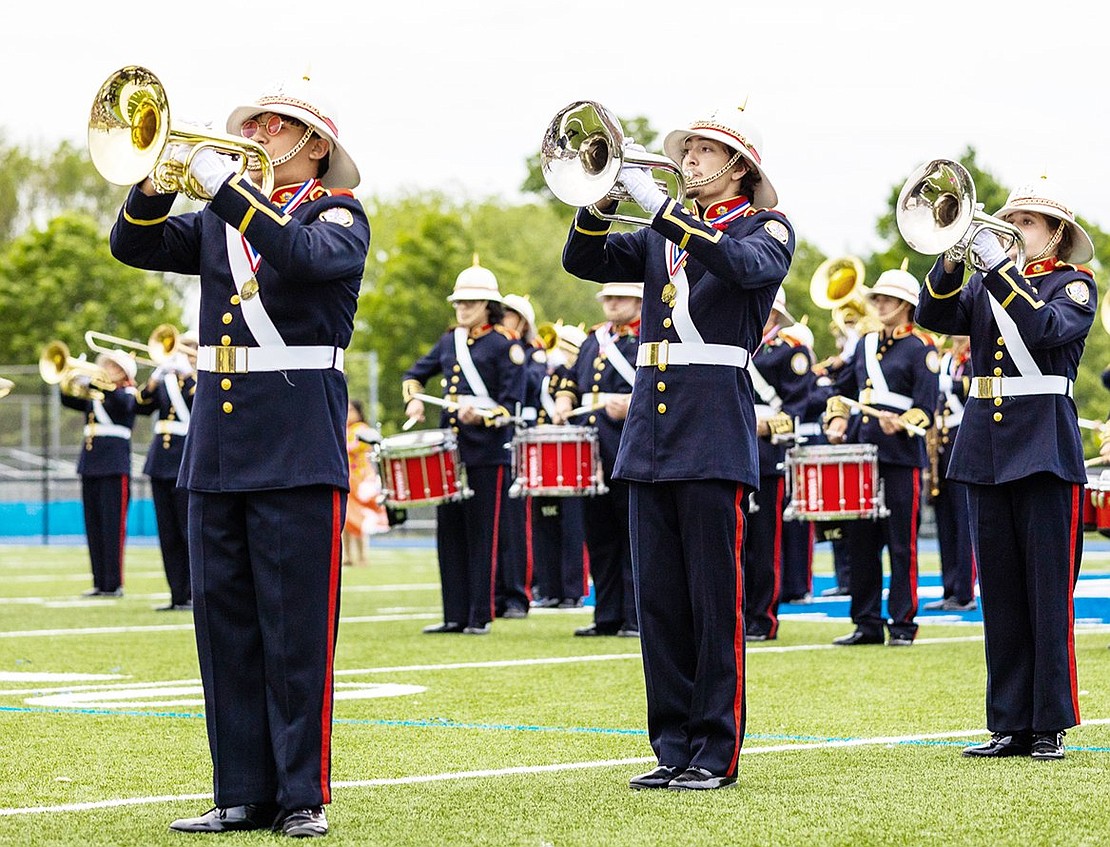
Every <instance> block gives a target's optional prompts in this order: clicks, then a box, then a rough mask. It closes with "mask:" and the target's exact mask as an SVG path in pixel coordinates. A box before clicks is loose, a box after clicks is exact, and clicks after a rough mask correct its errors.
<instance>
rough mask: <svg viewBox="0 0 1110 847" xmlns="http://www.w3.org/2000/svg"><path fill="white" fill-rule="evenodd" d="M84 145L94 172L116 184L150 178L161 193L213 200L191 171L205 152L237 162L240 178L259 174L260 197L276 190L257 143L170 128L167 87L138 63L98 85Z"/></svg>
mask: <svg viewBox="0 0 1110 847" xmlns="http://www.w3.org/2000/svg"><path fill="white" fill-rule="evenodd" d="M88 145H89V156H90V158H91V159H92V163H93V165H94V166H95V167H96V169H97V171H98V172H99V173H100V175H101V176H102V177H104V179H106V180H108V182H111V183H113V184H115V185H135V184H136V183H139V182H142V181H143V180H144V179H146V178H147V177H148V176H149V177H150V179H151V181H152V182H153V183H154V186H155V188H156V190H157V191H158V192H159V193H160V194H171V193H174V192H180V193H182V194H185V195H187V196H189V197H191V198H193V199H194V200H211V199H212V198H211V197H209V196H208V194H207V193H206V192H205V191H204V188H203V187H202V186H201V185H200V184H199V183H198V182H197V181H196V180H195V179H194V178H193V177H192V176H191V175H190V173H189V166H190V165H191V164H192V161H193V157H194V156H196V154H197V152H198V151H200V150H203V149H205V148H209V149H212V150H215V151H216V152H217V153H222V154H224V155H226V156H230V157H232V158H233V159H236V160H237V162H238V172H239V173H240V174H242V173H245V172H246V171H248V170H252V171H258V172H260V173H261V181H260V185H259V187H260V189H261V191H262V193H263V194H266V195H267V196H268V195H269V194H270V192H271V191H272V190H273V186H274V169H273V165H272V164H271V162H270V157H269V155H268V154H267V153H266V150H265V149H264V148H263V147H262V146H261V145H260V144H258V143H257V142H254V141H250V140H249V139H246V138H239V137H236V136H233V135H223V134H219V133H213V132H211V131H209V130H208V129H206V128H201V127H195V128H193V127H189V126H187V125H175V124H172V123H171V122H170V107H169V101H168V100H167V99H166V90H165V88H164V87H163V86H162V83H161V82H160V81H159V80H158V77H156V76H155V75H154V74H153V73H151V72H150V71H149V70H147V69H146V68H143V67H140V66H138V65H128V66H127V67H124V68H120V69H119V70H118V71H116V72H115V73H114V74H112V75H111V76H110V77H108V79H107V80H105V82H104V84H103V85H101V86H100V90H99V91H98V92H97V93H96V97H95V99H94V100H93V104H92V112H91V114H90V115H89V131H88ZM175 154H180V155H181V158H178V157H177V155H175Z"/></svg>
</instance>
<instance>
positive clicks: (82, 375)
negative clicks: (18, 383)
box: [39, 341, 116, 400]
mask: <svg viewBox="0 0 1110 847" xmlns="http://www.w3.org/2000/svg"><path fill="white" fill-rule="evenodd" d="M39 375H40V376H41V377H42V381H43V382H45V383H46V384H47V385H57V386H58V388H59V389H60V390H61V392H62V393H63V394H68V395H70V396H71V397H81V398H84V399H86V400H103V399H104V392H105V391H112V390H113V389H114V388H115V387H116V384H115V382H113V381H112V378H111V377H109V376H108V372H107V371H106V370H104V368H102V367H100V366H99V365H95V364H93V363H92V362H87V361H85V360H84V359H75V358H73V357H72V356H70V355H69V347H68V346H66V343H65V342H64V341H51V342H50V343H49V344H47V345H46V347H44V348H43V351H42V354H41V355H40V356H39Z"/></svg>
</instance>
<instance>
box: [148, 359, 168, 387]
mask: <svg viewBox="0 0 1110 847" xmlns="http://www.w3.org/2000/svg"><path fill="white" fill-rule="evenodd" d="M172 370H173V369H172V368H171V367H170V363H169V362H162V364H160V365H159V366H158V367H156V368H155V369H154V372H153V373H151V375H150V382H152V383H154V384H155V385H158V384H160V383H161V382H162V380H164V379H165V378H166V374H168V373H170V372H171V371H172Z"/></svg>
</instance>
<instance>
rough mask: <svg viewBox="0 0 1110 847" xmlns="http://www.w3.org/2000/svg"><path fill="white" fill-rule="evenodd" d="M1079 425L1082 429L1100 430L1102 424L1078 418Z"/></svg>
mask: <svg viewBox="0 0 1110 847" xmlns="http://www.w3.org/2000/svg"><path fill="white" fill-rule="evenodd" d="M1079 425H1080V426H1081V427H1082V428H1083V429H1102V427H1103V426H1104V423H1103V422H1102V421H1093V420H1091V419H1090V418H1079Z"/></svg>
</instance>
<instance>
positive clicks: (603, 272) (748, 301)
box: [563, 108, 794, 790]
mask: <svg viewBox="0 0 1110 847" xmlns="http://www.w3.org/2000/svg"><path fill="white" fill-rule="evenodd" d="M761 147H762V145H761V137H760V133H759V130H758V128H757V127H756V126H754V125H753V123H752V121H751V120H750V118H749V117H748V115H747V114H746V113H745V112H744V111H743V110H741V109H736V108H724V109H720V110H718V111H717V112H715V113H714V114H712V115H710V116H709V117H708V118H707V119H704V120H696V121H694V122H692V123H691V124H689V125H688V126H686V127H683V128H681V129H677V130H675V131H673V132H671V133H669V134H668V135H667V136H666V139H665V141H664V149H665V151H666V153H667V155H668V156H669V157H670V158H671V159H672V160H673V161H675V162H676V163H679V164H680V167H681V168H682V170H683V171H684V172H686V174H687V180H686V184H687V197H689V198H691V199H692V200H693V201H694V208H693V209H692V210H686V209H683V208H681V207H680V206H679V204H678V203H676V202H675V201H674V200H673V199H670V198H668V197H667V196H665V195H664V194H663V192H662V191H660V190H659V188H658V186H657V185H656V184H655V181H654V179H653V178H652V176H651V174H650V173H649V172H647V170H646V169H645V168H642V167H639V166H636V165H628V166H623V167H622V168H621V171H620V177H619V182H620V183H621V184H622V185H623V187H624V188H625V189H626V190H627V191H628V192H629V193H630V194H631V195H632V196H633V197H634V198H635V199H636V202H637V203H638V204H639V205H640V206H641V207H642V208H643V209H644V210H645V211H647V212H648V213H649V214H650V215H651V221H650V226H649V227H646V228H640V229H639V230H637V231H636V232H633V233H611V232H610V231H609V230H610V224H609V223H608V222H606V221H603V220H599V219H598V218H597V217H596V216H594V215H592V214H591V213H590V212H589V210H586V209H582V210H579V212H578V214H577V216H576V217H575V220H574V223H573V224H572V226H571V230H570V235H569V238H568V240H567V244H566V246H565V248H564V251H563V265H564V267H565V268H566V269H567V270H568V271H569V272H570V273H573V274H575V275H576V276H579V277H582V278H585V279H590V280H594V281H598V282H619V281H623V280H643V282H644V304H643V323H642V326H641V340H640V348H639V352H638V357H637V365H638V369H637V372H636V384H635V388H634V390H633V392H632V403H631V406H630V408H629V411H628V418H627V421H626V423H625V429H624V432H623V434H622V436H621V442H620V450H619V452H618V454H617V461H616V464H615V466H614V470H613V475H614V477H615V478H617V479H620V480H624V481H626V482H628V483H629V484H630V487H629V499H630V506H629V508H630V523H631V536H632V562H633V573H634V578H635V587H636V600H637V606H638V612H639V622H640V633H641V636H642V637H641V649H642V651H643V661H644V676H645V680H646V683H647V709H648V734H649V736H650V739H651V745H652V749H653V750H654V751H655V754H656V756H657V757H658V761H659V766H658V767H657V768H655V769H654V770H652V771H649V772H648V773H645V774H642V775H640V776H637V777H634V778H633V779H632V780H631V781H630V786H631V787H633V788H645V789H646V788H672V789H676V790H677V789H693V790H699V789H716V788H724V787H727V786H730V785H733V784H734V783H735V782H736V772H737V765H738V762H739V754H740V748H741V746H742V744H743V739H744V726H745V721H746V702H747V701H746V696H745V690H744V655H745V654H744V637H743V636H744V614H743V609H742V604H743V600H742V596H743V589H742V586H743V578H744V577H743V547H744V534H745V531H746V525H747V514H746V510H747V500H748V494H749V492H751V491H752V490H753V489H755V488H757V487H758V485H759V465H758V461H757V455H756V434H755V411H754V401H753V395H752V385H751V380H750V379H749V377H748V374H747V370H746V368H747V364H748V360H749V359H750V355H751V354H750V352H749V351H751V350H754V349H755V348H756V347H757V345H758V344H759V341H760V338H761V337H762V332H763V326H764V323H765V322H766V320H767V315H768V313H769V312H770V311H771V303H772V301H773V300H774V297H775V291H776V290H777V289H778V287H779V286H780V285H781V284H782V281H783V279H784V278H785V276H786V273H787V270H788V269H789V267H790V259H791V256H792V255H793V251H794V235H793V232H792V231H791V229H790V225H789V224H788V223H787V221H786V219H785V217H783V215H781V214H780V213H779V212H776V211H773V210H772V207H773V206H775V204H776V203H777V202H778V197H777V195H776V193H775V189H774V188H773V187H772V185H771V182H770V179H769V178H768V176H767V174H766V173H765V171H764V170H763V166H762V164H761V163H760V162H761V156H762V153H763V151H762V149H761ZM598 205H599V206H601V205H605V206H606V207H609V208H611V206H612V203H611V202H609V201H607V200H606V201H604V202H603V204H598Z"/></svg>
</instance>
